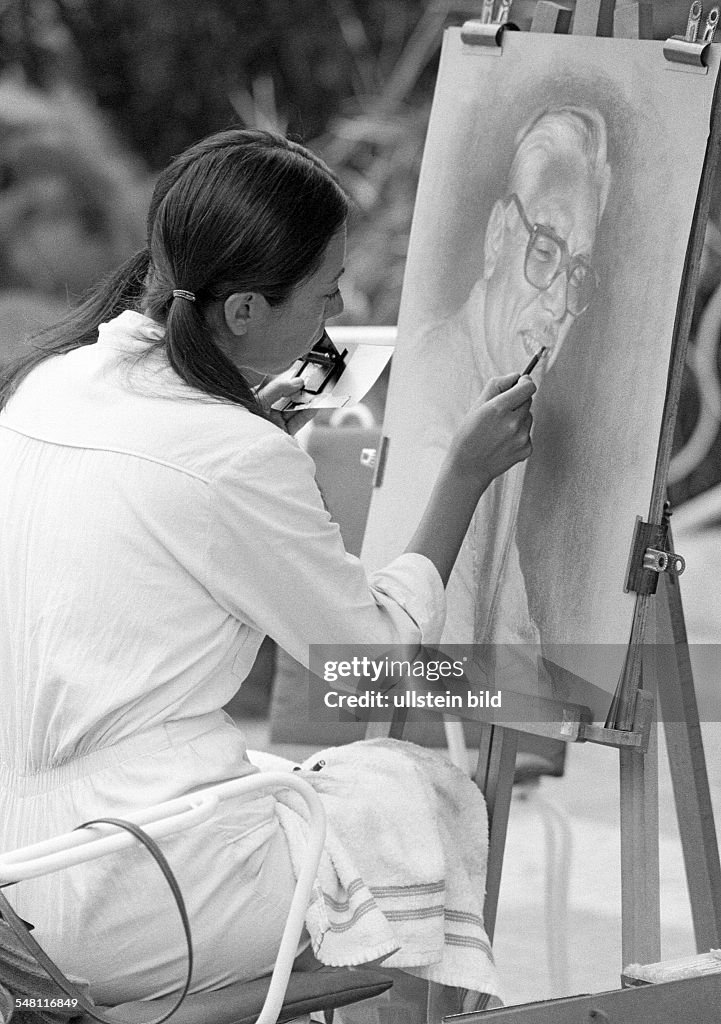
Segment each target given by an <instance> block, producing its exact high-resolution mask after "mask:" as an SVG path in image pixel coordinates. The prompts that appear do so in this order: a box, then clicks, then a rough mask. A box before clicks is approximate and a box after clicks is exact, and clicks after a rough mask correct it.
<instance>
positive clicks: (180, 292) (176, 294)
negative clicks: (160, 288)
mask: <svg viewBox="0 0 721 1024" xmlns="http://www.w3.org/2000/svg"><path fill="white" fill-rule="evenodd" d="M173 298H174V299H187V300H188V302H195V295H194V294H193V293H192V292H186V290H185V289H184V288H174V289H173Z"/></svg>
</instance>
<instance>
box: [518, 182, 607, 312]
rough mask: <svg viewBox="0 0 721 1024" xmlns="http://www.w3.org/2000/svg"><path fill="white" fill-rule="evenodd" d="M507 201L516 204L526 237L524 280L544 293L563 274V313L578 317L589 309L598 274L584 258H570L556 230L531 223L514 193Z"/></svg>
mask: <svg viewBox="0 0 721 1024" xmlns="http://www.w3.org/2000/svg"><path fill="white" fill-rule="evenodd" d="M508 201H509V202H513V203H515V204H516V209H517V210H518V213H519V216H520V218H521V220H522V221H523V226H524V227H525V229H526V231H527V232H528V236H529V237H528V245H527V246H526V258H525V261H524V264H523V272H524V274H525V276H526V280H527V281H528V283H529V284H530V285H533V287H534V288H538V290H539V291H542V292H545V291H546V289H548V288H550V287H551V285H552V284H553V282H554V281H555V280H556V278H557V277H558V276H559V274H565V275H566V279H567V282H568V283H567V286H566V312H567V313H570V314H571V316H574V317H576V316H580V315H581V313H584V312H585V311H586V310H587V309H588V307H589V306H590V304H591V301H592V299H593V297H594V295H595V294H596V291H597V290H598V285H599V279H598V274H597V273H596V271H595V270H594V269H593V267H592V266H591V265H590V263H589V262H588V260H587V259H586V258H585V257H584V256H571V254H570V252H569V251H568V246H567V245H566V242H565V241H564V240H563V239H562V238H559V237H558V235H557V234H556V233H555V231H552V230H551V229H550V228H548V227H545V226H544V225H543V224H531V222H530V221H529V219H528V217H527V216H526V211H525V210H524V209H523V206H522V205H521V200H520V199H519V198H518V196H517V195H516V193H515V192H514V193H513V194H512V195H511V196H509V197H508Z"/></svg>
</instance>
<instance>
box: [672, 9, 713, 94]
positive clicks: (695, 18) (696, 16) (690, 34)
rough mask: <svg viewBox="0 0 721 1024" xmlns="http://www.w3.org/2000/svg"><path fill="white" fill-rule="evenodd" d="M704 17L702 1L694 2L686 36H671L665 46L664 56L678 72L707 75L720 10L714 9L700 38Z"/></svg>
mask: <svg viewBox="0 0 721 1024" xmlns="http://www.w3.org/2000/svg"><path fill="white" fill-rule="evenodd" d="M702 16H703V7H702V6H701V2H700V0H694V2H693V3H692V4H691V9H690V10H689V16H688V23H687V25H686V34H685V35H683V36H671V38H670V39H667V40H666V42H665V43H664V46H663V55H664V57H665V58H666V60H667V61H669V62H670V65H671V68H672V69H673V70H676V71H691V72H694V73H695V74H702V75H705V74H706V73H707V71H708V68H707V67H706V64H707V60H708V52H709V48H710V46H711V43H712V42H713V39H714V35H715V34H716V27H717V25H718V21H719V8H718V7H712V8H711V10H710V11H709V13H708V16H707V18H706V24H705V26H704V29H703V32H702V33H701V36H700V38H699V29H700V27H701V19H702Z"/></svg>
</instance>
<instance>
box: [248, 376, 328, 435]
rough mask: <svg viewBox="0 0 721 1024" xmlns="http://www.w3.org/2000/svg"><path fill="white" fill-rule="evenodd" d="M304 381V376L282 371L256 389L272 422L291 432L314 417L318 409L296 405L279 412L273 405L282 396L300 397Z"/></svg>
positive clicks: (297, 429) (295, 431)
mask: <svg viewBox="0 0 721 1024" xmlns="http://www.w3.org/2000/svg"><path fill="white" fill-rule="evenodd" d="M304 383H305V381H304V380H303V378H302V377H288V376H285V375H283V374H282V373H281V374H279V376H277V377H274V378H273V380H271V381H270V382H269V383H268V384H264V385H263V386H262V387H260V388H258V390H257V391H256V394H257V396H258V400H259V402H260V404H261V405H262V406H263V408H264V409H265V411H266V413H267V414H268V416H269V417H270V419H271V420H272V422H273V423H275V425H276V426H277V427H281V429H283V430H286V431H287V432H288V433H289V434H295V433H297V432H298V431H299V430H300V428H301V427H304V426H305V425H306V423H308V421H309V420H312V419H313V416H314V415H315V413H316V412H317V410H316V409H309V410H307V411H304V410H303V409H302V408H301V409H299V408H297V407H296V408H294V409H291V410H289V411H288V412H279V411H278V410H277V409H273V406H274V405H275V403H276V402H277V401H278V400H279V399H281V398H295V399H298V398H300V396H301V393H302V391H303V385H304Z"/></svg>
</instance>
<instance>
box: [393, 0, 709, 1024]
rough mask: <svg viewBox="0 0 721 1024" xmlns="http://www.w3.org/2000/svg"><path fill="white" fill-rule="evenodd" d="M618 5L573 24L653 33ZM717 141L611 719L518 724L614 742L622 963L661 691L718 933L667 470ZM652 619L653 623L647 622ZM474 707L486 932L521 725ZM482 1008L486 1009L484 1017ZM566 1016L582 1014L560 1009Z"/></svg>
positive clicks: (592, 30) (635, 560)
mask: <svg viewBox="0 0 721 1024" xmlns="http://www.w3.org/2000/svg"><path fill="white" fill-rule="evenodd" d="M614 8H615V0H578V3H577V6H576V11H575V18H574V23H573V28H572V31H573V33H574V34H578V35H605V36H611V35H615V36H618V37H621V36H622V37H625V38H637V39H642V38H650V36H651V27H650V18H651V13H652V10H651V5H650V4H648V3H634V4H627V5H624V6H622V7H621V6H619V7H618V8H617V9H614ZM570 22H571V12H570V11H569V10H568V9H564V8H563V7H560V6H559V5H558V4H555V3H552V2H550V0H539V2H538V3H537V5H536V9H535V14H534V18H533V23H532V26H531V31H535V32H567V31H568V28H569V25H570ZM502 34H503V27H502V26H499V25H498V24H489V23H488V20H487V19H486V18H483V17H482V18H481V20H480V21H478V22H467V23H466V25H464V27H463V29H462V35H463V39H464V41H465V42H469V43H471V44H473V43H477V44H478V45H484V46H493V45H500V41H501V37H502ZM659 49H660V47H659ZM717 88H718V86H717ZM720 143H721V118H718V117H717V118H715V119H714V124H713V126H712V130H711V135H710V137H709V142H708V148H707V153H706V161H705V163H704V169H703V173H702V178H701V183H700V188H699V195H698V200H697V207H696V216H695V218H694V226H693V229H692V236H691V240H690V243H689V246H688V250H687V254H686V261H685V265H684V275H683V280H682V287H681V297H680V301H679V304H678V307H677V314H676V323H675V325H674V340H673V347H672V353H671V370H670V373H669V379H668V385H667V395H666V405H665V409H664V419H663V426H662V431H661V441H660V444H659V449H658V454H657V460H656V467H655V475H654V485H653V491H652V497H651V503H650V509H649V521H648V523H646V524H640V526H639V530H638V533H637V539H636V543H635V546H634V551H633V552H632V555H631V559H630V572H629V578H628V584H629V589H630V590H632V591H635V592H636V594H637V597H636V605H635V611H634V618H633V627H632V635H631V640H630V642H629V646H628V651H627V656H626V663H625V666H624V670H623V673H622V677H621V679H620V681H619V684H618V688H617V692H616V695H615V697H614V701H613V705H612V708H611V711H610V712H609V717H608V720H607V722H606V724H605V725H604V726H600V725H596V724H594V723H593V722H592V721H591V716H590V713H589V712H588V710H587V709H585V708H582V707H580V706H579V705H573V704H569V703H565V702H564V703H562V702H549V705H550V704H553V703H556V704H557V705H558V706H557V709H556V711H557V715H556V717H555V722H556V723H557V725H556V726H555V729H554V728H552V727H551V725H550V723H549V721H548V720H546V721H545V722H544V723H543V725H542V726H540V727H536V726H535V724H534V723H533V722H527V723H526V724H524V726H523V727H522V728H523V731H524V732H530V733H535V734H541V735H545V736H549V735H550V736H555V737H556V738H559V739H563V740H565V741H566V742H579V743H580V742H585V743H598V744H602V745H604V746H608V747H612V748H614V749H616V750H617V751H618V756H619V772H620V810H621V818H620V821H621V874H622V964H621V965H619V966H622V965H623V964H627V963H630V962H639V963H650V962H653V961H657V960H659V959H660V957H661V948H660V945H661V943H660V893H659V887H660V883H659V825H658V759H657V745H656V714H655V708H656V703H657V701H658V704H659V706H660V708H661V712H662V717H663V720H664V723H665V732H666V738H667V743H668V748H669V754H670V758H669V760H670V769H671V776H672V781H673V787H674V793H675V798H676V809H677V817H678V823H679V830H680V834H681V840H682V845H683V854H684V862H685V867H686V874H687V879H688V886H689V896H690V903H691V909H692V916H693V923H694V931H695V937H696V943H697V948H698V950H699V951H702V950H707V949H708V948H710V947H712V946H719V945H721V863H720V861H719V852H718V843H717V838H716V833H715V828H714V822H713V813H712V809H711V800H710V793H709V786H708V779H707V774H706V764H705V758H704V752H703V745H702V740H701V731H700V723H699V715H698V707H697V703H696V697H695V693H694V689H693V678H692V672H691V665H690V659H689V651H688V643H687V638H686V631H685V625H684V618H683V610H682V606H681V598H680V591H679V586H678V582H677V580H676V578H675V575H674V572H673V570H674V568H675V561H676V556H675V555H674V554H673V548H672V542H671V534H670V530H669V526H668V511H667V510H666V509H665V495H666V479H667V474H668V464H669V461H670V453H671V442H672V435H673V425H674V422H675V417H676V412H677V407H678V401H679V394H680V384H681V374H682V372H683V366H684V361H685V354H686V347H687V342H688V335H689V329H690V321H691V313H692V307H693V298H694V284H695V280H696V276H697V271H698V266H699V262H700V256H701V247H702V242H703V231H704V227H705V223H706V219H707V216H708V209H709V202H710V193H711V187H712V181H713V172H714V167H715V163H716V159H717V155H718V150H719V145H720ZM669 569H670V570H671V571H668V570H669ZM654 619H655V634H650V628H651V626H652V624H653V620H654ZM645 644H646V645H647V646H644V645H645ZM660 644H663V645H666V647H665V649H666V650H671V651H672V652H673V653H672V656H669V657H665V658H658V657H654V654H655V651H654V646H655V645H660ZM656 649H657V650H658V648H656ZM403 716H404V712H400V714H399V713H396V716H395V717H394V719H393V721H392V722H391V725H390V730H389V734H390V735H391V736H393V737H396V738H400V737H401V736H402V734H403V726H404V718H403ZM474 717H477V718H478V719H479V720H480V721H482V722H483V727H482V736H481V743H480V749H479V754H478V762H477V767H476V770H475V773H474V780H475V782H476V784H477V785H478V786H479V787H480V788H481V789H482V791H483V792H484V794H485V798H486V802H487V806H488V813H489V822H490V835H489V855H488V873H487V895H486V904H485V923H486V929H487V931H488V934H489V937H492V936H493V932H494V926H495V920H496V911H497V903H498V895H499V889H500V880H501V870H502V863H503V853H504V846H505V838H506V831H507V825H508V817H509V809H510V802H511V791H512V786H513V777H514V767H515V761H516V752H517V747H518V740H519V730H520V728H521V727H518V728H510V727H507V726H503V725H499V724H493V722H492V719H490V718H489V717H488V716H487V714H484V712H483V711H479V712H477V713H476V715H474ZM378 732H379V731H378V729H377V728H375V729H374V730H373V734H374V735H378ZM534 1005H540V1004H534ZM552 1005H553V1004H549V1006H552ZM528 1009H529V1014H528V1015H527V1016H525V1017H524V1016H523V1014H522V1012H520V1015H519V1016H518V1017H517V1018H516V1017H514V1018H513V1019H514V1020H515V1019H518V1020H519V1024H520V1022H521V1021H522V1020H524V1021H528V1022H531V1021H533V1022H534V1024H535V1022H536V1021H539V1022H540V1021H541V1020H544V1021H545V1020H546V1019H548V1020H549V1021H550V1020H551V1019H553V1020H556V1017H554V1016H553V1015H552V1014H551V1016H548V1017H541V1016H538V1015H537V1014H538V1010H536V1011H531V1010H530V1007H529V1008H528ZM522 1010H523V1008H521V1007H517V1008H515V1011H516V1012H519V1011H522ZM534 1012H535V1013H536V1016H534V1015H533V1014H534ZM497 1013H498V1011H494V1012H492V1014H491V1019H495V1018H496V1016H497ZM474 1019H475V1017H474ZM481 1019H483V1018H481V1017H480V1015H479V1016H478V1020H481ZM504 1019H505V1018H504ZM508 1019H509V1020H510V1019H511V1018H510V1017H509V1018H508ZM561 1019H564V1020H565V1019H568V1020H569V1021H570V1020H571V1019H573V1020H577V1019H579V1020H580V1019H581V1018H580V1017H578V1016H574V1017H573V1018H571V1017H570V1016H569V1017H568V1018H565V1017H564V1018H560V1017H559V1018H558V1020H561ZM589 1019H593V1018H589ZM599 1019H601V1020H603V1019H605V1018H604V1017H600V1018H599ZM671 1019H672V1018H671Z"/></svg>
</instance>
